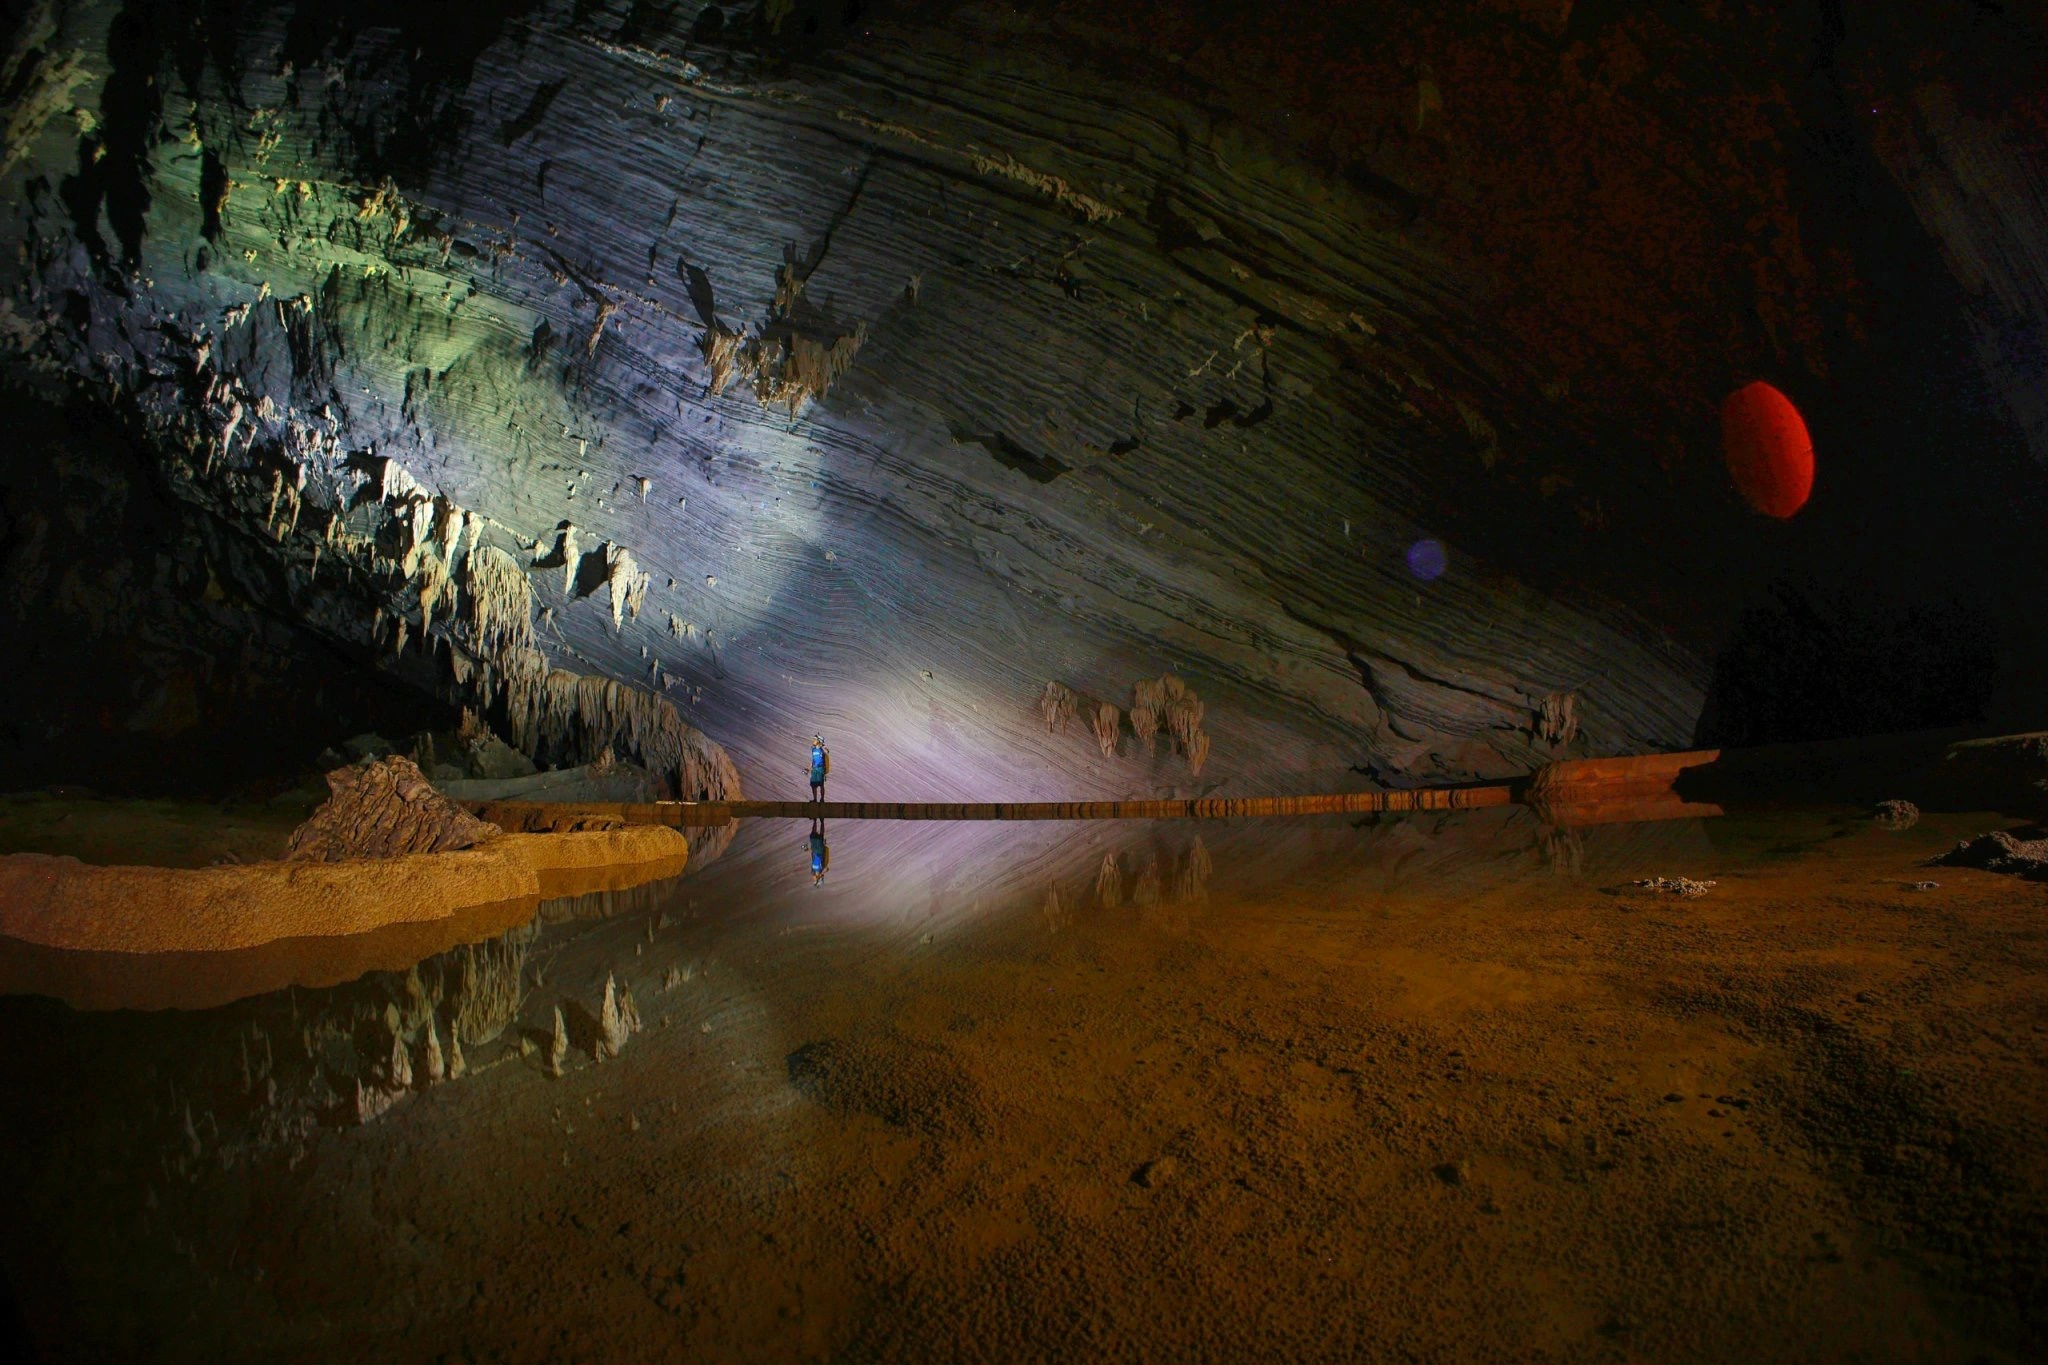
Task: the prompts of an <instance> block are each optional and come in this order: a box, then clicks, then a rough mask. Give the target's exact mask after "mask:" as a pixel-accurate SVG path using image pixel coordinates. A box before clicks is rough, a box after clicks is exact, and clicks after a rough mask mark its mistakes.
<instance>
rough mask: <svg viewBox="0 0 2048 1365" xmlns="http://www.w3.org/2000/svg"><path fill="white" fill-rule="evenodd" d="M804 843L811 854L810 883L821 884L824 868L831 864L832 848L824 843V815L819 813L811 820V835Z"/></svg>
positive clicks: (823, 879)
mask: <svg viewBox="0 0 2048 1365" xmlns="http://www.w3.org/2000/svg"><path fill="white" fill-rule="evenodd" d="M805 845H806V846H807V847H808V848H809V849H810V854H811V885H812V886H821V885H823V884H824V881H825V872H826V870H827V869H828V868H830V867H831V866H832V850H831V848H830V847H828V846H827V845H826V843H825V817H824V816H822V815H821V816H819V817H818V818H817V819H815V820H813V821H811V835H810V838H809V839H807V840H806V841H805Z"/></svg>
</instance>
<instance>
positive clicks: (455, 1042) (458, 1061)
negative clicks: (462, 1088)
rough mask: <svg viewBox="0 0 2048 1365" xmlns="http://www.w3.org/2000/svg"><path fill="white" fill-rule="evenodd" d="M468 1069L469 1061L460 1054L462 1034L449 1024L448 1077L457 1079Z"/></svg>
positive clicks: (453, 1079)
mask: <svg viewBox="0 0 2048 1365" xmlns="http://www.w3.org/2000/svg"><path fill="white" fill-rule="evenodd" d="M468 1070H469V1062H468V1061H467V1060H466V1059H465V1058H464V1057H463V1055H462V1036H461V1034H460V1032H459V1031H458V1030H457V1029H456V1028H455V1027H454V1026H453V1025H450V1026H449V1029H448V1079H449V1080H451V1081H459V1080H461V1079H462V1077H463V1073H465V1072H467V1071H468Z"/></svg>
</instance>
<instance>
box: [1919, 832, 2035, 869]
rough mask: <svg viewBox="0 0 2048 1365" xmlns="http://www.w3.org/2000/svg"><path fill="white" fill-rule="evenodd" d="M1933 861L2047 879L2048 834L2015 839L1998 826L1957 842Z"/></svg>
mask: <svg viewBox="0 0 2048 1365" xmlns="http://www.w3.org/2000/svg"><path fill="white" fill-rule="evenodd" d="M1934 861H1935V862H1936V863H1938V864H1940V865H1942V866H1944V867H1981V868H1983V869H1984V870H1985V871H1986V872H2008V873H2012V874H2013V875H2015V876H2020V877H2025V878H2027V879H2028V880H2029V881H2048V838H2042V839H2016V838H2014V837H2013V836H2012V834H2011V833H2010V832H2008V831H2006V830H2002V829H1995V830H1993V831H1991V832H1990V833H1989V834H1980V835H1978V836H1977V837H1976V838H1974V839H1967V840H1965V841H1964V842H1962V843H1960V844H1957V845H1956V846H1955V847H1954V848H1953V849H1950V850H1949V851H1948V852H1947V853H1944V854H1942V855H1941V856H1940V857H1939V858H1936V859H1935V860H1934Z"/></svg>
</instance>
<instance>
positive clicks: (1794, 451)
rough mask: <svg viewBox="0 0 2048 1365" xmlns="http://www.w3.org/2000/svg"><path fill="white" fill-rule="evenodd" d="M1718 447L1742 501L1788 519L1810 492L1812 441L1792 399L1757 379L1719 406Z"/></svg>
mask: <svg viewBox="0 0 2048 1365" xmlns="http://www.w3.org/2000/svg"><path fill="white" fill-rule="evenodd" d="M1721 444H1722V447H1723V448H1724V450H1725V451H1726V453H1727V458H1728V473H1729V475H1730V476H1731V477H1732V478H1733V479H1734V480H1735V487H1736V489H1737V491H1739V492H1740V493H1741V494H1742V497H1743V501H1745V502H1747V503H1748V504H1749V505H1750V506H1751V507H1753V508H1755V509H1756V510H1757V511H1759V512H1761V513H1763V514H1764V515H1765V516H1767V517H1779V518H1784V517H1789V516H1791V515H1792V514H1793V513H1795V512H1797V511H1798V510H1799V509H1800V508H1802V507H1804V506H1806V500H1807V498H1808V497H1809V496H1811V495H1812V493H1813V438H1812V437H1811V436H1809V435H1808V434H1807V431H1806V419H1805V418H1803V417H1801V416H1800V415H1799V409H1797V408H1795V407H1793V406H1792V400H1791V399H1789V398H1787V397H1786V396H1785V395H1784V394H1782V393H1780V392H1778V391H1777V390H1776V389H1774V388H1772V387H1771V386H1770V385H1769V384H1766V383H1764V382H1763V381H1762V380H1758V381H1757V382H1756V383H1754V384H1745V385H1744V386H1743V387H1741V388H1739V389H1737V390H1736V391H1735V392H1734V393H1731V394H1729V395H1728V398H1727V401H1725V402H1723V403H1722V404H1721Z"/></svg>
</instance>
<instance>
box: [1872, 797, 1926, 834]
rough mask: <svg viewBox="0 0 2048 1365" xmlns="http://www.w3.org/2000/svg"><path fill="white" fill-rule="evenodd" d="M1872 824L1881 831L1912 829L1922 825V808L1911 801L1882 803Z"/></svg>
mask: <svg viewBox="0 0 2048 1365" xmlns="http://www.w3.org/2000/svg"><path fill="white" fill-rule="evenodd" d="M1870 822H1871V823H1872V824H1874V825H1876V826H1877V827H1878V828H1879V829H1889V830H1902V829H1911V828H1913V826H1915V825H1917V824H1919V823H1920V808H1919V807H1918V806H1916V805H1914V804H1913V803H1912V802H1911V801H1880V802H1878V803H1877V809H1876V810H1875V811H1873V812H1872V813H1871V816H1870Z"/></svg>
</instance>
